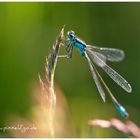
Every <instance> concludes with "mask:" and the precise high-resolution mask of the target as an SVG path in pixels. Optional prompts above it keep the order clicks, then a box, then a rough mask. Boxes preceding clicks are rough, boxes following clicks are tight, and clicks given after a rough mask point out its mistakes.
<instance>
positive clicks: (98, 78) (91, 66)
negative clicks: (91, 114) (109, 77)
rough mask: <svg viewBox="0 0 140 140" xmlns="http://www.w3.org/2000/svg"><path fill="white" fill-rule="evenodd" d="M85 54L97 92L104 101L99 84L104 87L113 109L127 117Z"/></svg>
mask: <svg viewBox="0 0 140 140" xmlns="http://www.w3.org/2000/svg"><path fill="white" fill-rule="evenodd" d="M85 54H86V58H87V59H88V62H89V66H90V69H91V72H92V75H93V78H94V80H95V83H96V85H97V88H98V91H99V93H100V95H101V97H102V98H103V100H104V101H105V93H104V90H103V88H102V86H101V83H100V82H102V84H103V85H104V87H105V88H106V90H107V91H108V93H109V95H110V97H111V99H112V101H113V103H114V105H115V107H116V108H117V109H118V111H119V112H120V114H121V115H122V116H123V117H124V118H126V117H128V113H127V111H126V110H125V108H124V107H123V106H121V105H120V104H119V103H118V101H117V100H116V98H115V97H114V96H113V94H112V93H111V91H110V89H109V88H108V86H107V85H106V83H105V82H104V80H103V79H102V77H101V75H100V74H99V73H98V71H97V69H96V67H95V66H94V65H93V63H92V61H91V60H90V58H89V56H88V54H87V53H85Z"/></svg>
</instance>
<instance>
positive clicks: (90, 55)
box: [65, 31, 132, 117]
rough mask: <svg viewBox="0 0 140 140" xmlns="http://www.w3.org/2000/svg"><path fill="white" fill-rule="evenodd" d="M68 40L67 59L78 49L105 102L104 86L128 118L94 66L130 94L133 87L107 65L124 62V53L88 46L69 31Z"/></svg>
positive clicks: (117, 106)
mask: <svg viewBox="0 0 140 140" xmlns="http://www.w3.org/2000/svg"><path fill="white" fill-rule="evenodd" d="M66 40H67V42H65V47H66V51H67V53H68V54H67V57H68V58H70V57H72V51H73V47H76V48H78V49H79V51H80V53H81V54H82V56H83V57H85V58H86V59H87V61H88V63H89V67H90V70H91V73H92V76H93V79H94V81H95V84H96V86H97V89H98V91H99V93H100V95H101V97H102V99H103V101H104V102H105V92H104V89H103V87H102V85H104V87H105V88H106V90H107V91H108V93H109V94H110V96H111V99H112V101H113V103H114V105H115V106H116V108H117V109H118V111H119V112H120V113H121V115H122V116H123V117H127V116H128V113H127V112H126V110H125V108H124V107H123V106H122V105H120V104H119V103H118V101H117V100H116V99H115V97H114V96H113V94H112V93H111V91H110V89H109V88H108V86H107V85H106V83H105V82H104V80H103V78H102V77H101V75H100V74H99V72H98V71H97V69H96V67H95V65H94V64H96V65H97V66H98V67H100V68H102V69H103V70H104V71H105V72H106V73H107V74H108V75H109V76H110V77H111V78H112V79H113V80H114V81H115V82H116V83H117V84H118V85H119V86H121V87H122V88H123V89H124V90H125V91H127V92H128V93H130V92H131V91H132V88H131V85H130V84H129V83H128V82H127V81H126V80H125V79H124V78H123V77H122V76H121V75H120V74H118V73H117V72H116V71H115V70H113V69H112V68H111V67H109V66H108V65H107V63H106V62H107V61H111V62H118V61H121V60H123V58H124V52H123V51H122V50H120V49H115V48H99V47H96V46H91V45H87V44H86V43H85V42H83V41H82V40H80V39H79V38H78V37H77V36H76V35H75V33H74V32H73V31H69V32H68V33H67V35H66Z"/></svg>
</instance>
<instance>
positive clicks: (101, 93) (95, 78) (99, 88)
mask: <svg viewBox="0 0 140 140" xmlns="http://www.w3.org/2000/svg"><path fill="white" fill-rule="evenodd" d="M86 58H87V59H88V62H89V67H90V70H91V73H92V76H93V79H94V81H95V84H96V86H97V89H98V91H99V93H100V95H101V97H102V99H103V101H104V102H105V93H104V90H103V88H102V86H101V83H100V81H99V79H98V76H97V74H96V71H97V70H96V68H95V66H94V65H93V64H92V62H91V61H90V59H89V57H88V55H87V54H86Z"/></svg>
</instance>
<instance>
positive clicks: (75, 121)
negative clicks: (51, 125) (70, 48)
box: [0, 2, 140, 138]
mask: <svg viewBox="0 0 140 140" xmlns="http://www.w3.org/2000/svg"><path fill="white" fill-rule="evenodd" d="M64 24H65V25H66V27H65V33H66V32H67V31H69V30H74V31H75V33H76V34H77V35H78V36H79V37H80V38H82V39H83V40H84V41H85V42H86V43H87V44H91V45H96V46H102V47H112V48H119V49H122V50H124V52H125V54H126V57H125V59H124V61H122V62H120V63H109V65H110V66H111V67H113V68H114V69H115V70H116V71H118V72H119V73H120V74H121V75H123V77H124V78H126V79H127V80H128V81H129V82H130V84H131V85H132V88H133V92H132V94H127V93H126V92H125V91H123V89H121V88H120V87H119V86H118V85H117V84H115V83H114V82H113V81H112V80H111V79H110V78H109V77H108V76H107V75H106V74H105V73H104V72H102V71H100V73H101V74H102V76H103V78H104V79H105V81H106V82H107V84H108V85H109V87H110V89H111V91H112V92H113V94H114V96H115V97H116V98H117V99H118V101H119V102H120V103H121V104H122V105H123V106H125V107H126V109H127V111H128V112H129V115H130V118H129V119H130V120H132V121H134V122H135V123H136V124H137V125H138V126H140V101H139V99H140V94H139V91H140V86H139V83H140V76H139V75H140V74H139V72H140V62H139V60H140V55H139V53H140V3H109V2H107V3H96V2H92V3H91V2H89V3H82V2H81V3H72V2H71V3H70V2H66V3H62V2H61V3H56V2H46V3H43V2H42V3H0V126H1V127H3V126H4V125H5V121H6V118H7V116H10V115H13V114H14V115H19V116H21V117H26V116H27V113H28V111H29V109H30V107H31V106H32V104H33V103H32V102H33V101H32V97H31V94H30V92H31V87H32V86H31V85H32V84H33V83H37V82H38V73H40V74H41V76H43V75H44V73H45V69H44V63H45V57H46V56H47V55H48V53H49V49H50V48H51V47H52V44H53V43H54V42H55V40H56V38H57V37H58V34H59V32H60V30H61V28H62V27H63V25H64ZM63 52H64V50H63V49H62V53H63ZM55 82H56V84H57V85H58V86H59V88H60V89H61V90H62V91H63V93H64V96H65V97H66V99H67V103H68V109H69V110H68V112H69V113H68V114H69V118H70V120H71V122H72V127H73V128H72V129H73V130H74V131H75V133H76V134H75V136H76V137H89V131H91V130H90V129H93V134H92V136H91V137H103V138H104V137H125V135H124V134H122V133H120V132H116V131H114V130H111V129H108V130H107V129H102V128H99V127H92V128H91V127H89V126H88V120H91V119H95V118H99V119H110V118H113V117H118V118H119V119H121V120H123V119H122V118H121V116H120V114H119V112H118V111H117V110H116V108H115V107H114V106H113V104H112V102H111V100H110V98H109V96H107V102H106V103H103V101H102V99H101V97H100V95H99V93H98V91H97V89H96V86H95V84H94V81H93V79H92V76H91V73H90V70H89V67H88V64H87V62H86V61H85V59H83V58H82V57H81V55H80V53H79V52H78V51H77V50H76V49H74V52H73V57H72V59H69V60H67V59H60V60H59V61H58V65H57V70H56V75H55ZM0 134H1V136H3V135H6V134H4V133H0Z"/></svg>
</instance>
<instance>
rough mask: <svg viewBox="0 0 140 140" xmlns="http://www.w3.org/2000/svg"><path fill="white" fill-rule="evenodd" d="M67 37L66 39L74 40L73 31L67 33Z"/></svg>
mask: <svg viewBox="0 0 140 140" xmlns="http://www.w3.org/2000/svg"><path fill="white" fill-rule="evenodd" d="M67 37H68V38H69V39H70V40H72V39H74V38H75V34H74V31H69V32H68V33H67Z"/></svg>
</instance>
